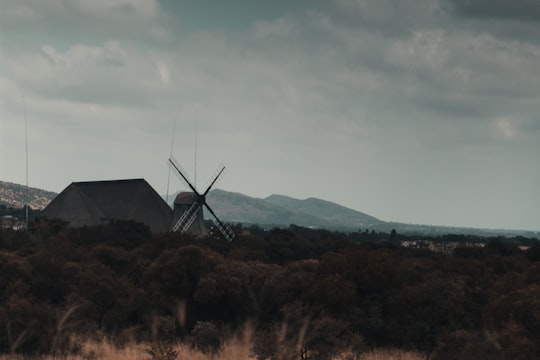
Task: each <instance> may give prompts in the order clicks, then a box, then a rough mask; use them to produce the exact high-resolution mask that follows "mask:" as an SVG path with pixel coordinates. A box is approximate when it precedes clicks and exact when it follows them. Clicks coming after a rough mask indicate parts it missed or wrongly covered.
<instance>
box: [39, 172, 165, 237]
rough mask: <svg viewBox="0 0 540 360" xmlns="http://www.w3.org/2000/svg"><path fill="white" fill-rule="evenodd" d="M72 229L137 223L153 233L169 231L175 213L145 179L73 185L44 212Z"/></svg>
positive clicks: (88, 182) (87, 182) (76, 183)
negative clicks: (111, 223) (124, 222)
mask: <svg viewBox="0 0 540 360" xmlns="http://www.w3.org/2000/svg"><path fill="white" fill-rule="evenodd" d="M43 215H44V216H45V217H47V218H58V219H62V220H65V221H68V222H69V223H70V224H71V225H72V226H83V225H98V224H106V223H108V222H109V221H110V220H134V221H138V222H142V223H144V224H146V225H148V226H149V227H150V229H151V230H152V232H160V231H168V230H169V227H170V224H171V215H172V210H171V208H170V207H169V206H168V205H167V203H166V202H165V201H164V200H163V199H162V198H161V196H159V194H158V193H157V192H156V191H155V190H154V189H153V188H152V187H151V186H150V185H149V184H148V183H147V182H146V180H144V179H130V180H112V181H85V182H74V183H71V184H70V185H69V186H68V187H67V188H65V189H64V191H62V192H61V193H60V194H59V195H58V196H57V197H56V198H55V199H54V200H53V201H51V203H50V204H49V205H48V206H47V207H46V208H45V209H44V210H43Z"/></svg>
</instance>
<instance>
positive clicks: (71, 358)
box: [0, 339, 425, 360]
mask: <svg viewBox="0 0 540 360" xmlns="http://www.w3.org/2000/svg"><path fill="white" fill-rule="evenodd" d="M150 349H151V347H150V345H149V344H129V345H127V346H124V347H116V346H114V345H112V344H110V343H109V342H107V341H101V342H84V343H82V344H81V348H80V353H79V354H76V355H47V356H44V357H39V358H36V357H35V356H24V355H0V360H35V359H40V360H101V359H103V360H256V359H257V358H256V357H255V355H253V352H252V351H251V345H250V344H249V343H246V342H245V341H243V340H239V339H235V340H232V341H229V342H228V343H226V344H224V346H222V347H221V349H220V350H219V351H218V352H217V353H215V354H211V355H208V354H203V353H201V352H200V351H197V350H194V349H192V348H190V347H189V346H187V345H183V344H179V345H176V346H174V347H172V348H169V350H173V352H169V355H166V352H165V351H163V352H161V353H159V354H155V355H154V356H152V354H151V353H150V352H149V350H150ZM154 349H156V347H154ZM157 350H158V352H159V346H158V347H157ZM283 359H290V354H289V356H287V354H283ZM334 359H335V360H349V359H350V360H353V359H354V360H423V359H425V356H423V355H422V354H421V353H416V352H409V351H402V350H395V349H377V350H372V351H368V352H364V353H362V354H353V353H350V352H343V353H342V354H340V355H338V356H337V357H335V358H334Z"/></svg>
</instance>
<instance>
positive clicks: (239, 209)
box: [207, 189, 330, 227]
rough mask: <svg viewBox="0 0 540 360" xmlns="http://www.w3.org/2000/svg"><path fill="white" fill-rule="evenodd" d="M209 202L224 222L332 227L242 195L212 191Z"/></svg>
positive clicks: (298, 212) (324, 222)
mask: <svg viewBox="0 0 540 360" xmlns="http://www.w3.org/2000/svg"><path fill="white" fill-rule="evenodd" d="M207 200H208V204H209V205H210V206H211V207H212V209H213V210H214V211H215V212H216V213H217V214H218V216H219V218H220V219H221V220H223V221H228V222H237V223H238V222H240V223H248V224H265V225H290V224H296V225H300V226H313V227H321V226H328V225H330V224H329V223H328V222H326V221H324V220H322V219H320V218H319V217H317V216H314V215H311V214H307V213H304V212H301V211H296V210H295V209H293V208H288V207H283V206H280V205H276V204H273V203H271V202H269V201H267V200H265V199H258V198H252V197H249V196H247V195H243V194H240V193H233V192H228V191H224V190H218V189H216V190H213V191H210V193H209V194H208V196H207Z"/></svg>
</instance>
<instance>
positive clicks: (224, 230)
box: [204, 202, 236, 241]
mask: <svg viewBox="0 0 540 360" xmlns="http://www.w3.org/2000/svg"><path fill="white" fill-rule="evenodd" d="M204 206H206V208H207V209H208V211H209V212H210V214H212V216H213V217H214V218H215V219H216V221H217V228H218V229H219V231H220V232H221V235H223V237H224V238H225V239H227V241H232V240H233V239H234V237H235V236H236V234H235V233H234V231H233V229H231V228H230V226H229V225H227V224H225V223H224V222H222V221H221V220H219V218H218V217H217V215H216V213H215V212H214V210H212V209H211V208H210V206H208V204H207V203H206V202H205V203H204Z"/></svg>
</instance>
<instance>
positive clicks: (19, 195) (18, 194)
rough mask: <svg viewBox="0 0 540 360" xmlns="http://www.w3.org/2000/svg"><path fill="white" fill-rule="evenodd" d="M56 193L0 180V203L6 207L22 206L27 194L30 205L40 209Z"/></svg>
mask: <svg viewBox="0 0 540 360" xmlns="http://www.w3.org/2000/svg"><path fill="white" fill-rule="evenodd" d="M56 195H57V194H56V193H54V192H52V191H45V190H42V189H37V188H33V187H28V188H26V186H24V185H19V184H14V183H10V182H5V181H0V204H1V205H4V206H6V207H13V208H22V207H24V204H25V203H26V196H28V204H29V205H30V207H31V208H32V209H34V210H42V209H44V208H45V207H46V206H47V205H48V204H49V203H50V202H51V200H52V199H54V198H55V197H56Z"/></svg>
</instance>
